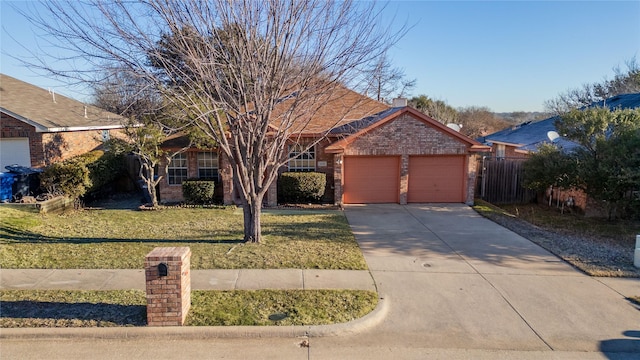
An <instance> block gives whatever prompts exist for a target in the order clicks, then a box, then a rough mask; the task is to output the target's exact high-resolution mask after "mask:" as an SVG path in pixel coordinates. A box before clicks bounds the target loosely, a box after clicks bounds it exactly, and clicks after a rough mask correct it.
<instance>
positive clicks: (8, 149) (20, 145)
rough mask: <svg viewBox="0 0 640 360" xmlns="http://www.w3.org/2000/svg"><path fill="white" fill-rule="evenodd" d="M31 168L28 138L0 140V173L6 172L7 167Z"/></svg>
mask: <svg viewBox="0 0 640 360" xmlns="http://www.w3.org/2000/svg"><path fill="white" fill-rule="evenodd" d="M16 164H17V165H21V166H26V167H31V156H30V152H29V139H28V138H3V139H0V172H3V171H7V170H5V168H4V167H5V166H7V165H16Z"/></svg>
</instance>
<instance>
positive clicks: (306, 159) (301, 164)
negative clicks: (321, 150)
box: [287, 144, 316, 172]
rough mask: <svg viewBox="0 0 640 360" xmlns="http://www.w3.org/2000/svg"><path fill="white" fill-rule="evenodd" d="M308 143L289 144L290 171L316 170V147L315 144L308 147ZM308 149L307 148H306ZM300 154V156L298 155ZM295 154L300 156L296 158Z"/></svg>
mask: <svg viewBox="0 0 640 360" xmlns="http://www.w3.org/2000/svg"><path fill="white" fill-rule="evenodd" d="M306 148H307V145H301V144H291V145H289V158H291V160H289V163H288V164H287V165H288V167H289V171H291V172H309V171H316V149H315V146H312V147H310V148H309V149H306ZM305 149H306V150H305ZM298 155H299V156H298ZM295 156H298V157H296V158H295V159H294V157H295Z"/></svg>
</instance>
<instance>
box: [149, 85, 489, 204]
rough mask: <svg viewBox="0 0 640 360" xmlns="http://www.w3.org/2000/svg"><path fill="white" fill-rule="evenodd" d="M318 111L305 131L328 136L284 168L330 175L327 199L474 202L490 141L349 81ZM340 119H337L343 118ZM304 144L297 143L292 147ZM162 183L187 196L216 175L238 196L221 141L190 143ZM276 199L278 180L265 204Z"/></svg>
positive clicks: (163, 190) (173, 197) (173, 145)
mask: <svg viewBox="0 0 640 360" xmlns="http://www.w3.org/2000/svg"><path fill="white" fill-rule="evenodd" d="M338 92H339V94H337V95H336V96H334V99H333V100H331V101H329V102H328V103H327V104H326V105H325V106H324V107H323V108H322V109H320V110H319V111H318V112H316V113H315V114H314V117H313V118H312V120H311V122H310V124H309V126H308V127H307V128H306V129H305V131H304V133H302V134H296V137H298V135H300V138H301V139H302V140H301V142H302V143H304V142H305V141H308V142H309V143H310V142H313V141H314V140H316V139H318V136H320V135H319V134H325V133H327V132H328V136H327V137H326V138H324V139H323V140H322V141H320V142H319V143H318V144H316V145H315V146H314V147H312V148H311V149H310V150H309V151H306V152H304V153H303V154H302V155H301V156H300V157H298V158H295V159H292V160H291V161H289V163H288V165H286V166H284V167H283V168H282V171H316V172H322V173H325V174H326V176H327V188H326V192H325V199H324V200H325V201H327V202H333V203H335V204H352V203H400V204H407V203H429V202H438V203H467V204H472V203H473V199H474V189H475V183H476V181H475V179H476V166H477V157H478V155H477V154H478V153H479V152H486V151H489V150H490V147H488V146H485V145H482V144H480V143H479V142H478V141H476V140H474V139H471V138H469V137H467V136H465V135H462V134H460V133H459V132H456V131H454V130H452V129H451V128H449V127H447V126H445V125H444V124H442V123H439V122H438V121H436V120H434V119H432V118H430V117H429V116H427V115H425V114H423V113H421V112H419V111H417V110H415V109H413V108H410V107H408V106H407V103H406V100H405V99H396V101H394V104H393V106H388V105H386V104H383V103H380V102H377V101H375V100H372V99H370V98H367V97H365V96H363V95H360V94H358V93H356V92H354V91H351V90H348V89H342V90H339V91H338ZM336 123H337V126H336ZM163 146H164V147H165V148H166V149H177V148H180V147H181V146H184V141H183V140H181V139H180V138H179V137H173V138H170V139H168V140H167V141H166V142H165V144H164V145H163ZM300 151H302V149H301V147H300V146H299V145H296V144H292V145H290V149H289V152H290V154H291V155H297V154H299V153H300ZM163 165H164V164H161V166H160V174H159V175H161V176H163V177H164V179H163V181H161V183H160V186H159V194H160V201H163V202H174V201H181V200H183V198H182V188H181V182H182V181H183V180H185V179H189V178H212V177H213V178H215V179H218V180H219V182H218V184H219V185H218V187H220V185H221V188H222V190H221V191H222V199H223V202H224V203H225V204H232V203H234V202H237V195H236V194H234V191H233V186H232V184H233V181H232V178H231V176H232V173H231V168H230V166H229V162H228V160H227V159H225V157H224V156H222V154H220V153H219V152H218V151H217V150H216V149H207V150H203V149H196V148H193V149H189V150H188V151H186V152H183V153H181V154H178V155H177V156H175V157H174V158H173V159H172V160H171V161H170V163H169V166H168V173H164V170H163V168H164V166H163ZM276 204H277V184H273V185H272V187H271V188H270V189H269V191H268V193H267V196H266V205H267V206H274V205H276Z"/></svg>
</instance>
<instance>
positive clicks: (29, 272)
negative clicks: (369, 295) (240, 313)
mask: <svg viewBox="0 0 640 360" xmlns="http://www.w3.org/2000/svg"><path fill="white" fill-rule="evenodd" d="M191 288H192V289H193V290H258V289H305V290H308V289H352V290H371V291H376V285H375V282H374V280H373V278H372V277H371V274H370V272H369V271H366V270H314V269H279V270H253V269H251V270H249V269H235V270H192V271H191ZM0 289H2V290H27V289H30V290H36V289H37V290H53V289H60V290H128V289H140V290H145V279H144V270H116V269H113V270H93V269H68V270H59V269H58V270H57V269H53V270H52V269H42V270H40V269H2V270H0Z"/></svg>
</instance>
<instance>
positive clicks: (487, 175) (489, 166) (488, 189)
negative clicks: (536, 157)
mask: <svg viewBox="0 0 640 360" xmlns="http://www.w3.org/2000/svg"><path fill="white" fill-rule="evenodd" d="M525 161H526V159H522V158H504V159H494V158H487V157H485V158H483V159H482V160H481V163H480V167H481V169H482V171H481V172H480V177H479V179H478V181H479V184H478V187H477V188H478V189H480V198H481V199H482V200H485V201H487V202H490V203H492V204H523V203H529V202H531V201H533V200H535V199H536V195H537V193H536V192H535V191H534V190H529V189H526V188H524V187H523V186H522V184H523V177H524V168H523V166H522V165H523V164H524V162H525Z"/></svg>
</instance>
